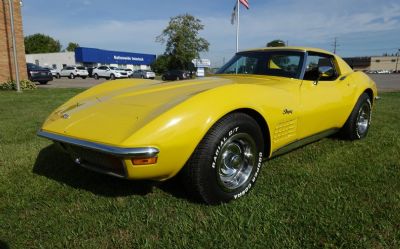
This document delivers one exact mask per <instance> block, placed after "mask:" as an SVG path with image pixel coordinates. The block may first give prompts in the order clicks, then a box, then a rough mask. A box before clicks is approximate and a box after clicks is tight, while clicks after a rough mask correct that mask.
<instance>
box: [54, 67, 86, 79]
mask: <svg viewBox="0 0 400 249" xmlns="http://www.w3.org/2000/svg"><path fill="white" fill-rule="evenodd" d="M88 75H89V72H88V71H87V70H86V68H85V67H81V66H66V67H64V68H63V69H61V70H60V72H59V73H58V74H57V78H61V77H69V78H70V79H73V78H75V77H81V78H82V79H86V77H88Z"/></svg>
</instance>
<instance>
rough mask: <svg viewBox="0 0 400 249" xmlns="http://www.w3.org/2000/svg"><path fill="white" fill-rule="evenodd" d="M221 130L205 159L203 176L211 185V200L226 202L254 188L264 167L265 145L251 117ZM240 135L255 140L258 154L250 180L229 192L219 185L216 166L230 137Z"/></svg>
mask: <svg viewBox="0 0 400 249" xmlns="http://www.w3.org/2000/svg"><path fill="white" fill-rule="evenodd" d="M219 129H220V131H219V132H218V135H217V136H216V137H215V138H216V139H215V141H211V144H210V149H209V151H208V156H206V157H204V158H205V160H204V161H203V162H202V164H203V170H204V172H203V174H202V176H203V177H204V178H205V179H204V181H207V182H208V183H209V184H207V192H208V194H209V195H212V196H210V197H211V199H215V200H218V201H222V202H226V201H229V200H231V199H237V198H240V197H242V196H244V195H245V194H246V193H248V192H249V190H250V189H251V188H253V187H254V185H255V182H256V180H257V177H258V175H259V173H260V170H261V167H262V160H263V151H264V144H263V138H262V132H261V130H260V128H259V126H258V125H257V123H256V122H255V121H254V120H253V119H251V118H250V117H247V119H239V120H235V121H234V122H231V121H229V122H226V123H225V124H222V125H221V126H219ZM239 133H246V134H249V135H250V136H251V137H252V138H253V140H254V142H255V144H256V150H257V152H256V153H257V154H256V155H255V162H254V166H253V167H254V168H253V170H252V172H251V174H250V176H249V179H248V180H247V181H246V182H245V183H244V184H243V185H242V186H240V187H239V188H237V189H235V190H229V191H227V190H225V189H224V188H223V187H222V186H221V185H220V183H219V180H218V178H219V176H218V174H219V172H218V169H217V166H216V165H217V164H216V160H217V158H218V156H219V152H220V149H221V148H222V147H223V145H224V144H225V142H226V141H228V139H229V138H230V137H232V136H234V135H236V134H239Z"/></svg>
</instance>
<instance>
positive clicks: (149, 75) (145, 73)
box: [131, 69, 156, 79]
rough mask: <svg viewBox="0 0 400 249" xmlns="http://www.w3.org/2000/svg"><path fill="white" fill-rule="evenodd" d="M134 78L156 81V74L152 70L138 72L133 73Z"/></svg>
mask: <svg viewBox="0 0 400 249" xmlns="http://www.w3.org/2000/svg"><path fill="white" fill-rule="evenodd" d="M131 77H132V78H142V79H154V78H155V77H156V74H155V73H154V72H153V71H150V70H141V69H140V70H136V71H135V72H133V74H132V76H131Z"/></svg>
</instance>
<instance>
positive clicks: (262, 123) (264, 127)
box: [226, 108, 271, 158]
mask: <svg viewBox="0 0 400 249" xmlns="http://www.w3.org/2000/svg"><path fill="white" fill-rule="evenodd" d="M231 113H244V114H247V115H249V116H250V117H251V118H253V119H254V120H255V121H256V122H257V124H258V126H259V127H260V129H261V132H262V134H263V140H264V145H265V147H264V151H263V152H264V155H265V158H267V157H269V155H270V152H271V135H270V130H269V126H268V123H267V121H266V120H265V119H264V117H263V116H262V115H261V114H260V113H259V112H257V111H256V110H254V109H251V108H241V109H236V110H234V111H231V112H230V113H228V114H226V115H229V114H231Z"/></svg>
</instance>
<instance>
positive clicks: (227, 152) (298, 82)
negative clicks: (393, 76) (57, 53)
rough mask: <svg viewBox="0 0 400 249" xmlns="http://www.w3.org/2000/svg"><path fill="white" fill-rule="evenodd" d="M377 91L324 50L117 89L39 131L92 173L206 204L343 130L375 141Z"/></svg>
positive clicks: (246, 56) (102, 88) (231, 195)
mask: <svg viewBox="0 0 400 249" xmlns="http://www.w3.org/2000/svg"><path fill="white" fill-rule="evenodd" d="M376 96H377V89H376V86H375V83H374V82H373V81H372V80H371V79H370V78H369V77H368V76H367V75H365V74H364V73H362V72H354V71H353V70H352V69H351V68H350V67H349V66H348V65H347V64H346V63H345V62H344V61H343V60H342V59H341V58H340V57H338V56H337V55H334V54H332V53H329V52H327V51H324V50H320V49H313V48H302V47H283V48H282V47H280V48H262V49H255V50H248V51H243V52H239V53H237V54H236V55H235V56H234V57H233V58H232V59H231V60H230V61H229V62H228V63H227V64H226V65H225V66H223V67H222V68H221V69H220V70H219V71H218V72H217V74H216V75H215V76H213V77H206V78H203V79H196V80H189V81H175V82H161V81H151V80H142V79H137V80H134V79H126V80H118V81H109V82H106V83H103V84H100V85H98V86H95V87H93V88H91V89H89V90H87V91H85V92H83V93H81V94H79V95H77V96H75V97H73V98H72V99H70V100H69V101H68V102H66V103H65V104H64V105H62V106H60V107H59V108H58V109H56V110H55V111H54V112H53V113H52V114H51V115H50V116H49V117H48V118H47V120H46V121H45V123H44V124H43V127H42V128H41V129H40V131H39V132H38V135H39V136H41V137H45V138H48V139H50V140H53V141H54V142H56V143H57V144H59V145H60V147H61V148H63V149H64V150H65V151H67V152H68V153H69V154H70V155H71V156H72V158H73V160H74V161H75V162H76V163H77V164H79V165H81V166H83V167H85V168H88V169H91V170H95V171H98V172H101V173H106V174H109V175H113V176H118V177H123V178H127V179H151V180H157V181H163V180H166V179H169V178H171V177H173V176H175V175H177V174H178V173H179V174H180V175H181V176H182V179H183V184H184V185H185V187H186V188H187V190H188V191H189V192H190V193H191V194H193V195H194V196H196V197H198V198H199V199H200V200H203V201H204V202H206V203H211V204H213V203H220V202H227V201H230V200H232V199H236V198H239V197H241V196H243V195H245V194H246V193H247V192H248V191H249V190H250V189H251V188H252V187H253V186H254V184H255V182H256V179H257V176H258V175H259V173H260V170H261V167H262V163H263V160H265V159H269V158H272V157H274V156H276V155H279V154H282V153H285V152H287V151H289V150H291V149H294V148H296V147H299V146H301V145H304V144H306V143H310V142H312V141H315V140H318V139H321V138H323V137H325V136H328V135H331V134H333V133H335V132H338V131H340V132H341V135H342V137H344V138H347V139H350V140H354V139H361V138H363V137H365V136H366V135H367V132H368V128H369V126H370V121H371V108H372V105H373V103H374V100H375V97H376Z"/></svg>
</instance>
